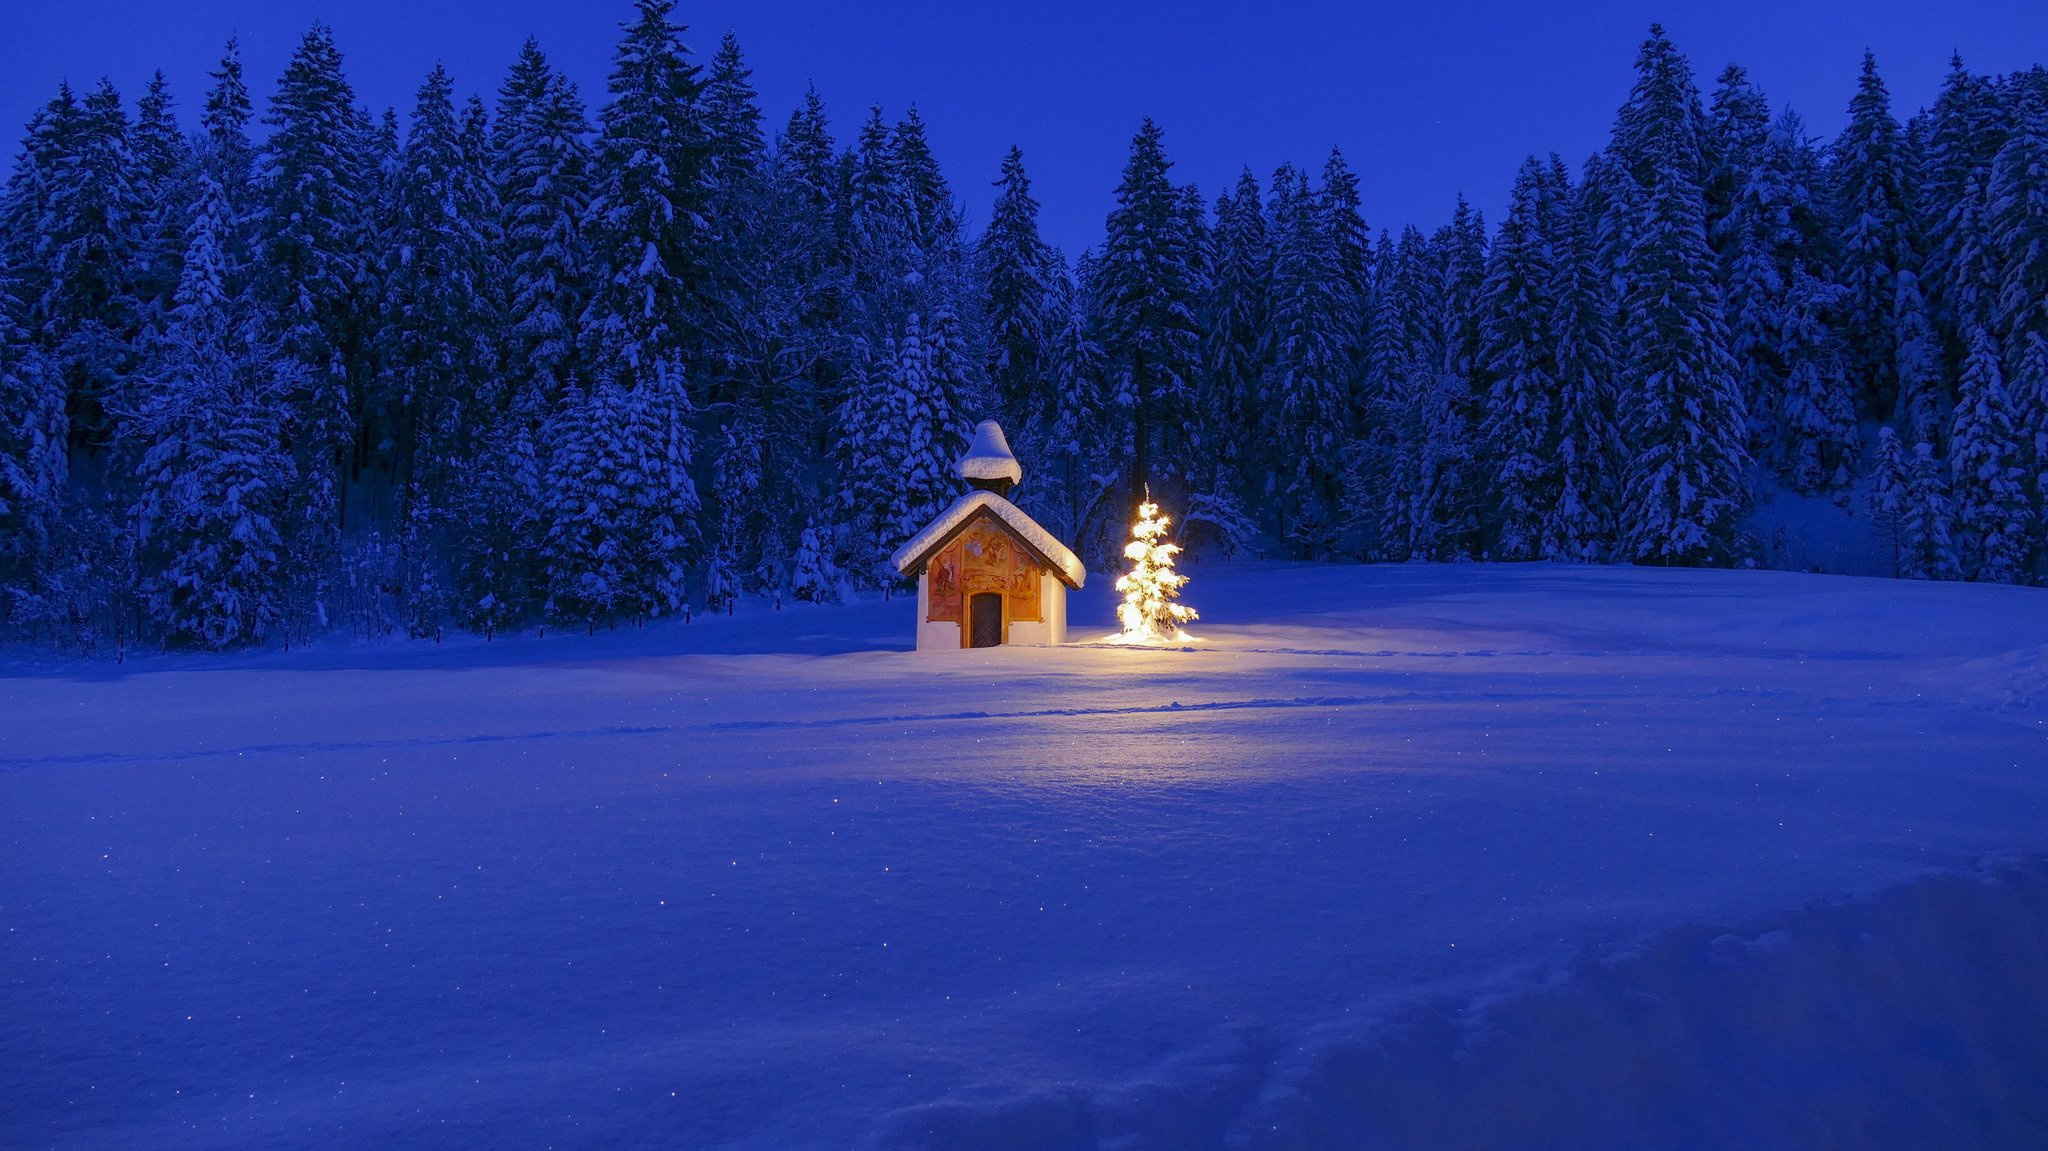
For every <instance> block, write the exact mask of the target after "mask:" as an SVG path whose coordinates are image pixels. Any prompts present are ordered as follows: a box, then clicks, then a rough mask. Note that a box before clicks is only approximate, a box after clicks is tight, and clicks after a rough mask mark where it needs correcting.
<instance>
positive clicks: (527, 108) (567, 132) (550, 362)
mask: <svg viewBox="0 0 2048 1151" xmlns="http://www.w3.org/2000/svg"><path fill="white" fill-rule="evenodd" d="M589 131H590V123H589V120H588V119H587V118H586V116H585V115H584V109H583V100H582V98H581V97H580V96H579V95H578V94H577V91H576V85H575V83H574V82H573V81H571V80H570V79H569V78H568V77H567V76H564V75H563V74H561V73H560V72H557V71H555V70H554V68H553V67H552V66H550V65H549V64H548V61H547V57H546V56H544V55H543V54H542V53H541V50H540V46H539V45H538V44H536V43H535V42H534V41H532V40H528V41H527V42H526V44H525V46H524V47H522V48H521V49H520V52H519V59H518V60H517V61H516V62H515V63H514V64H513V66H512V70H511V72H510V73H509V74H508V75H507V76H506V78H505V83H504V85H503V86H502V87H501V88H500V89H499V94H498V119H497V124H496V126H495V135H496V149H495V150H496V153H497V156H496V171H495V176H496V182H497V196H498V203H499V210H500V212H501V213H502V220H503V224H502V230H503V235H504V243H505V249H504V258H505V260H506V277H507V280H508V283H507V286H506V291H505V294H506V298H507V308H508V316H507V349H506V369H507V371H508V373H509V375H510V379H511V388H512V391H513V393H514V395H515V397H516V396H519V395H527V396H530V397H532V398H533V401H534V407H533V410H534V411H537V412H544V411H546V410H547V409H548V408H549V407H550V406H552V405H553V404H554V403H555V402H556V401H557V400H559V399H560V397H561V396H562V394H563V392H564V390H565V388H566V386H567V384H568V381H569V378H570V376H571V375H572V373H573V372H574V370H575V364H576V348H577V333H576V321H577V319H578V317H579V316H580V315H581V314H582V311H583V307H584V303H585V301H586V300H587V298H588V295H589V291H590V285H589V274H590V251H589V248H588V244H587V241H586V239H585V236H584V233H583V226H584V220H585V213H586V212H587V211H588V209H589V206H590V196H591V188H590V181H591V175H590V171H591V152H590V145H589V143H588V140H587V136H588V134H589Z"/></svg>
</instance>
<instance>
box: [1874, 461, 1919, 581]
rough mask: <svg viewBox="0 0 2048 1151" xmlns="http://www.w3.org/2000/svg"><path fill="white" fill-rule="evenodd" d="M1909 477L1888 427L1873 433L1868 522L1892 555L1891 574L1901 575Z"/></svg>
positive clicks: (1910, 493) (1910, 488)
mask: <svg viewBox="0 0 2048 1151" xmlns="http://www.w3.org/2000/svg"><path fill="white" fill-rule="evenodd" d="M1911 496H1912V475H1911V472H1910V471H1909V470H1908V465H1907V463H1906V455H1905V450H1904V448H1902V447H1901V446H1900V444H1899V435H1898V433H1897V432H1895V431H1893V430H1892V429H1891V427H1890V425H1885V426H1882V427H1880V428H1878V429H1877V453H1876V454H1875V455H1874V456H1873V457H1872V458H1871V462H1870V496H1869V506H1870V521H1871V523H1872V525H1873V526H1874V527H1875V528H1876V534H1877V540H1878V543H1879V544H1880V545H1889V546H1890V548H1891V551H1892V574H1893V575H1896V576H1903V575H1905V574H1906V573H1905V567H1906V556H1905V542H1906V532H1905V526H1906V510H1907V503H1908V501H1909V500H1910V499H1911Z"/></svg>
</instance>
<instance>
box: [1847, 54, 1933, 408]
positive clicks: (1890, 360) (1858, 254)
mask: <svg viewBox="0 0 2048 1151" xmlns="http://www.w3.org/2000/svg"><path fill="white" fill-rule="evenodd" d="M1833 174H1834V187H1835V199H1834V213H1833V222H1834V230H1835V235H1836V237H1837V240H1838V242H1839V245H1840V250H1839V256H1838V265H1837V270H1836V273H1835V279H1836V282H1837V283H1840V284H1841V285H1842V288H1843V294H1842V303H1841V308H1842V328H1843V332H1844V354H1845V360H1846V364H1847V367H1848V370H1849V376H1850V379H1851V380H1853V381H1856V382H1857V383H1858V386H1859V388H1860V390H1861V394H1860V395H1859V396H1857V403H1858V406H1859V407H1860V408H1861V409H1862V410H1864V411H1866V412H1870V413H1873V414H1875V415H1878V416H1889V415H1890V414H1891V411H1892V407H1893V404H1894V402H1895V401H1896V398H1897V395H1898V370H1897V366H1896V364H1895V362H1894V357H1895V354H1896V350H1897V347H1898V337H1897V329H1896V325H1895V323H1894V320H1893V307H1894V305H1895V304H1896V302H1897V298H1898V284H1897V277H1898V274H1899V273H1900V272H1901V271H1906V270H1910V269H1911V268H1912V267H1913V265H1914V263H1915V255H1914V245H1913V240H1912V232H1911V225H1912V213H1911V187H1910V184H1909V183H1908V172H1907V167H1906V157H1905V155H1904V146H1903V140H1902V135H1901V132H1900V130H1899V123H1898V121H1897V120H1895V119H1893V118H1892V111H1891V96H1890V94H1889V93H1888V92H1886V90H1885V86H1884V81H1883V79H1881V78H1880V77H1879V76H1878V74H1877V59H1876V57H1875V56H1873V55H1871V54H1870V53H1868V52H1866V53H1864V54H1863V74H1862V77H1861V78H1860V79H1859V80H1858V81H1857V85H1856V96H1855V98H1854V99H1852V100H1850V102H1849V126H1848V127H1847V128H1846V129H1844V130H1843V132H1842V135H1841V137H1840V138H1838V139H1837V140H1836V141H1835V154H1834V164H1833Z"/></svg>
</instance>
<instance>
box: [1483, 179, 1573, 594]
mask: <svg viewBox="0 0 2048 1151" xmlns="http://www.w3.org/2000/svg"><path fill="white" fill-rule="evenodd" d="M1554 192H1555V189H1554V187H1553V185H1552V184H1551V181H1550V173H1549V169H1547V168H1546V167H1545V166H1544V165H1543V164H1542V163H1540V162H1539V161H1538V160H1537V159H1536V158H1535V157H1533V156H1532V157H1530V158H1529V159H1528V160H1527V161H1526V162H1524V164H1523V165H1522V171H1521V173H1520V174H1519V175H1518V176H1516V177H1515V186H1514V192H1513V193H1512V196H1511V197H1510V199H1509V202H1508V214H1507V219H1506V220H1504V221H1503V222H1502V224H1501V228H1500V232H1499V233H1498V234H1497V235H1496V236H1495V237H1494V241H1493V246H1492V249H1491V250H1490V251H1489V252H1488V254H1487V268H1486V281H1485V284H1484V286H1483V288H1482V289H1481V295H1480V300H1479V309H1480V313H1479V314H1480V319H1479V339H1480V352H1479V370H1480V378H1481V380H1482V381H1484V386H1485V388H1486V391H1485V394H1484V413H1485V414H1484V416H1483V419H1482V426H1481V434H1482V436H1483V437H1484V451H1485V455H1486V460H1487V463H1488V470H1489V472H1490V473H1491V477H1492V489H1493V512H1492V514H1493V519H1494V527H1493V533H1492V534H1493V548H1492V553H1493V555H1494V556H1495V558H1498V559H1505V560H1525V559H1533V558H1536V557H1537V556H1539V555H1541V554H1542V553H1543V552H1544V551H1545V550H1546V549H1545V547H1544V543H1545V540H1544V522H1543V521H1544V517H1545V515H1546V514H1547V513H1548V512H1549V510H1550V509H1551V508H1553V507H1555V506H1556V505H1557V503H1558V500H1559V498H1560V496H1561V495H1562V489H1563V482H1562V480H1563V477H1562V475H1561V474H1560V472H1559V469H1558V461H1559V453H1558V451H1557V444H1556V439H1557V435H1558V418H1557V416H1558V413H1557V399H1558V392H1559V384H1558V368H1557V346H1556V337H1555V335H1554V334H1553V332H1552V330H1551V325H1552V323H1553V322H1554V312H1555V311H1556V301H1555V298H1554V296H1553V293H1554V292H1555V291H1556V289H1557V266H1556V262H1555V258H1554V257H1555V251H1556V249H1555V245H1556V243H1557V242H1558V240H1559V239H1560V237H1556V236H1553V235H1552V234H1551V229H1552V227H1553V226H1554V221H1555V220H1556V213H1555V212H1553V211H1552V210H1551V207H1550V205H1549V203H1548V202H1547V201H1548V199H1549V198H1550V196H1551V195H1553V194H1554Z"/></svg>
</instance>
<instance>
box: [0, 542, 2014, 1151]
mask: <svg viewBox="0 0 2048 1151" xmlns="http://www.w3.org/2000/svg"><path fill="white" fill-rule="evenodd" d="M1189 570H1190V574H1191V575H1193V576H1194V580H1195V582H1194V583H1192V584H1191V585H1190V587H1189V598H1190V600H1191V602H1193V603H1194V604H1195V605H1196V606H1197V607H1199V608H1200V609H1202V612H1203V615H1204V621H1203V623H1204V625H1205V626H1204V627H1203V628H1202V629H1201V631H1200V633H1199V634H1200V636H1201V640H1202V642H1200V643H1197V644H1192V645H1186V646H1185V647H1175V648H1165V649H1145V650H1135V651H1134V650H1131V649H1128V648H1122V647H1116V646H1113V645H1092V644H1085V643H1084V644H1076V645H1070V646H1068V647H1064V648H1057V649H1015V650H1008V651H994V652H961V653H957V654H955V653H944V654H938V655H927V656H918V655H915V654H912V653H909V652H907V651H904V650H902V649H903V648H905V647H907V646H908V635H909V631H910V628H909V618H908V617H909V615H910V613H911V611H912V606H911V604H910V603H908V602H905V601H903V600H897V601H895V602H893V603H886V604H885V603H862V604H856V605H850V606H846V607H839V608H815V607H802V608H796V609H792V610H789V611H785V612H781V613H773V612H768V611H765V610H758V609H757V610H754V611H751V612H748V613H743V614H741V615H739V616H737V617H734V618H729V619H708V620H705V619H700V620H699V621H697V622H695V623H691V624H687V625H683V624H663V625H656V626H651V627H648V628H644V629H630V630H626V631H619V632H611V633H602V634H598V635H595V636H588V635H582V634H576V633H568V634H558V635H550V636H549V637H548V638H546V639H544V640H540V639H533V638H518V637H514V638H510V639H501V640H499V641H498V642H496V643H491V644H485V643H483V642H481V641H472V640H467V639H456V640H451V641H450V642H448V643H446V644H442V645H428V644H411V643H391V644H386V645H362V644H351V643H343V642H331V643H327V644H323V645H320V646H318V647H316V648H314V649H312V650H307V651H299V652H291V653H280V652H267V653H250V654H242V655H230V656H213V657H199V656H148V657H144V658H140V659H135V660H132V661H130V662H128V663H125V664H121V665H111V664H106V663H66V662H61V661H51V660H49V659H47V658H46V657H35V656H31V655H26V654H21V655H17V656H16V657H15V658H14V660H13V662H12V663H10V664H6V665H0V1144H4V1145H9V1146H12V1145H16V1144H19V1145H21V1146H26V1147H43V1146H50V1147H65V1148H69V1147H100V1146H151V1147H261V1148H265V1149H271V1148H293V1147H308V1148H312V1147H329V1146H393V1147H467V1146H519V1145H543V1144H547V1145H555V1146H594V1145H604V1146H613V1145H621V1146H636V1145H644V1146H659V1147H671V1146H675V1147H730V1148H763V1149H765V1148H777V1149H780V1148H841V1147H848V1146H861V1147H867V1148H874V1149H877V1151H881V1149H895V1148H950V1147H974V1148H990V1149H1001V1148H1019V1149H1024V1148H1031V1149H1041V1148H1053V1149H1073V1151H1083V1149H1107V1148H1117V1149H1124V1151H1133V1149H1139V1148H1162V1149H1163V1148H1203V1147H1217V1148H1222V1147H1230V1148H1282V1147H1287V1148H1293V1147H1299V1148H1324V1147H1403V1148H1408V1147H1438V1146H1441V1147H1452V1146H1459V1147H1464V1146H1470V1147H1532V1148H1535V1147H1559V1148H1562V1147H1570V1148H1573V1149H1574V1151H1589V1149H1593V1148H1604V1147H1614V1148H1621V1147H1640V1146H1678V1145H1682V1146H1693V1147H1721V1146H1725V1147H1744V1148H1773V1147H1784V1148H1794V1147H1800V1148H1803V1147H1811V1146H1827V1145H1835V1146H1887V1145H1892V1146H1932V1145H1951V1144H1955V1145H1962V1144H1967V1145H1975V1146H2023V1145H2040V1144H2042V1143H2043V1142H2044V1141H2048V1093H2043V1092H2040V1091H2039V1090H2038V1085H2039V1083H2040V1082H2042V1081H2043V1077H2044V1076H2048V861H2042V860H2040V859H2039V858H2037V857H2038V854H2039V853H2041V852H2043V851H2044V850H2048V594H2044V593H2043V592H2041V591H2039V590H2037V589H2024V588H1994V587H1982V586H1963V585H1954V584H1948V585H1933V584H1913V583H1902V582H1894V581H1879V580H1864V579H1852V578H1842V577H1811V576H1799V575H1790V574H1785V573H1762V572H1686V571H1649V570H1642V569H1581V568H1560V567H1551V566H1547V565H1528V566H1519V567H1508V568H1503V567H1489V566H1485V565H1459V566H1455V567H1430V566H1422V565H1413V566H1410V565H1404V566H1397V567H1364V568H1357V567H1353V568H1336V567H1326V568H1318V567H1304V566H1294V565H1243V566H1235V565H1224V566H1215V565H1203V566H1196V567H1193V568H1191V569H1189ZM1106 582H1107V581H1094V583H1095V584H1096V586H1092V587H1091V588H1090V589H1089V591H1088V592H1087V593H1084V594H1083V595H1081V596H1077V597H1076V598H1075V601H1074V605H1073V609H1074V620H1075V630H1076V633H1077V634H1078V635H1080V636H1083V637H1085V636H1087V635H1088V634H1090V632H1089V630H1088V629H1089V628H1090V627H1091V626H1096V627H1100V628H1101V629H1102V630H1103V631H1105V632H1106V631H1107V630H1108V623H1107V621H1108V619H1109V610H1108V609H1109V599H1108V595H1107V593H1106V590H1105V588H1104V587H1103V586H1102V585H1105V584H1106ZM1980 861H1989V862H1985V863H1982V864H1981V865H1980ZM1731 1099H1740V1100H1743V1101H1744V1103H1743V1105H1742V1106H1740V1107H1730V1106H1729V1105H1728V1101H1729V1100H1731Z"/></svg>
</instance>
